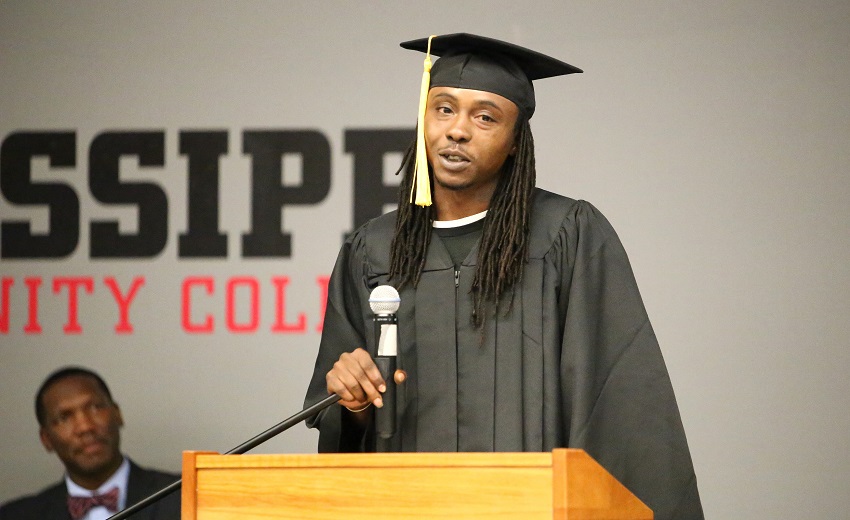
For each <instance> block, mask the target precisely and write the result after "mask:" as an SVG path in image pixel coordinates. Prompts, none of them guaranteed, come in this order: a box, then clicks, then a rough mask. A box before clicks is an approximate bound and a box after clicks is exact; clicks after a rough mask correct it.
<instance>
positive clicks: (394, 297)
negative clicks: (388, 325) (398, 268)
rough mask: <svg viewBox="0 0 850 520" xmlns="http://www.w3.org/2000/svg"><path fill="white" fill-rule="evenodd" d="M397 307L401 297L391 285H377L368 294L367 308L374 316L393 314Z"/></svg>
mask: <svg viewBox="0 0 850 520" xmlns="http://www.w3.org/2000/svg"><path fill="white" fill-rule="evenodd" d="M399 305H401V297H399V295H398V291H396V290H395V287H393V286H391V285H379V286H377V287H375V288H374V289H372V293H371V294H369V308H371V309H372V312H373V313H375V314H378V315H381V314H395V313H396V311H397V310H398V307H399Z"/></svg>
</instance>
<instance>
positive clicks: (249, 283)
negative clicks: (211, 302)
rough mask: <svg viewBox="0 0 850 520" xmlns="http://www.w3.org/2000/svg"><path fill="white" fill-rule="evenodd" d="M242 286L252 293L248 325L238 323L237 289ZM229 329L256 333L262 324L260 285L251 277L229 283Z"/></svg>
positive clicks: (242, 277)
mask: <svg viewBox="0 0 850 520" xmlns="http://www.w3.org/2000/svg"><path fill="white" fill-rule="evenodd" d="M240 285H244V286H246V287H248V291H249V292H250V307H249V309H248V312H249V314H250V316H249V317H248V323H246V324H244V325H243V324H239V323H236V288H237V287H238V286H240ZM225 315H226V318H227V328H228V329H230V330H231V331H232V332H243V333H244V332H254V331H256V330H257V326H259V324H260V284H259V283H257V279H256V278H254V277H251V276H241V277H234V278H231V279H230V280H228V281H227V311H226V313H225Z"/></svg>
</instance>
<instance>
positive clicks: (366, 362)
mask: <svg viewBox="0 0 850 520" xmlns="http://www.w3.org/2000/svg"><path fill="white" fill-rule="evenodd" d="M325 380H326V382H327V386H328V392H331V393H335V394H337V395H339V396H340V400H342V401H346V402H356V403H358V404H366V403H368V402H371V403H373V404H374V405H375V406H377V407H378V408H380V407H382V406H383V404H384V402H383V400H382V399H381V392H382V391H385V390H386V385H385V383H384V379H383V378H382V377H381V372H380V370H378V367H377V366H375V363H374V361H373V360H372V357H371V356H369V353H368V352H366V351H365V350H363V349H357V350H355V351H354V352H350V353H348V352H346V353H343V354H342V355H341V356H340V357H339V360H337V362H336V363H334V366H333V368H332V369H331V371H330V372H328V374H327V376H326V378H325Z"/></svg>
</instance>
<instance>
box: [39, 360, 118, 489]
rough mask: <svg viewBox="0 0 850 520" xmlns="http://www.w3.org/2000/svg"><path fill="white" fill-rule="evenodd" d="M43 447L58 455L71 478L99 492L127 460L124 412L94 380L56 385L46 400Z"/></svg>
mask: <svg viewBox="0 0 850 520" xmlns="http://www.w3.org/2000/svg"><path fill="white" fill-rule="evenodd" d="M42 404H43V405H44V414H45V423H44V426H42V427H41V431H40V437H41V443H42V444H43V445H44V448H45V449H46V450H47V451H48V452H56V455H57V456H58V457H59V459H60V460H62V463H63V464H64V465H65V469H66V470H67V472H68V475H69V476H70V477H71V479H72V480H74V482H77V483H78V484H80V485H82V486H86V487H88V486H94V487H95V488H96V487H97V486H98V485H100V484H101V483H102V482H104V481H105V480H106V479H107V478H108V477H109V476H110V475H112V473H114V472H115V470H116V469H118V466H119V465H120V464H121V461H122V460H123V457H122V455H121V451H120V434H119V430H120V429H121V426H123V425H124V421H123V419H122V418H121V410H120V409H119V408H118V405H116V404H115V403H113V402H112V400H110V399H109V397H108V396H107V395H106V393H104V391H103V390H102V389H101V388H100V387H99V386H98V384H97V382H96V381H95V380H94V379H92V378H91V377H88V376H84V375H78V376H70V377H66V378H64V379H60V380H59V381H57V382H55V383H53V384H52V385H51V386H50V387H48V389H47V391H46V392H45V393H44V396H43V398H42Z"/></svg>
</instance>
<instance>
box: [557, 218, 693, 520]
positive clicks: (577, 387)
mask: <svg viewBox="0 0 850 520" xmlns="http://www.w3.org/2000/svg"><path fill="white" fill-rule="evenodd" d="M573 217H574V222H571V223H569V225H568V226H565V235H564V237H563V241H562V244H564V245H565V247H563V249H562V250H561V251H560V254H561V255H562V262H563V265H571V266H572V268H571V269H564V270H563V271H562V273H563V275H562V276H563V280H564V286H562V289H561V303H560V305H561V306H562V309H563V308H564V307H565V308H566V312H565V322H564V332H563V341H562V346H561V351H562V357H561V366H560V370H561V385H562V393H563V395H562V397H563V406H564V417H565V418H566V420H567V425H566V427H567V428H568V439H569V444H570V446H571V447H576V448H582V449H584V450H585V451H587V452H588V453H589V454H590V455H591V456H592V457H594V458H595V459H596V460H597V461H599V463H600V464H602V466H603V467H605V468H606V469H607V470H608V471H609V472H611V473H612V474H613V475H614V476H615V477H616V478H617V479H618V480H620V482H622V483H623V484H624V485H625V486H626V487H627V488H629V489H630V490H631V491H632V492H633V493H634V494H635V495H636V496H637V497H638V498H640V499H641V500H642V501H643V502H644V503H646V504H647V505H648V506H649V507H650V508H651V509H652V510H653V511H654V513H655V518H656V520H667V519H674V518H675V519H701V518H703V512H702V507H701V505H700V499H699V493H698V491H697V484H696V477H695V475H694V470H693V464H692V461H691V457H690V452H689V450H688V444H687V440H686V438H685V432H684V428H683V426H682V421H681V418H680V416H679V409H678V406H677V404H676V398H675V396H674V394H673V387H672V384H671V382H670V377H669V375H668V373H667V368H666V366H665V363H664V359H663V357H662V354H661V349H660V348H659V345H658V341H657V339H656V337H655V333H654V332H653V329H652V325H651V324H650V322H649V318H648V316H647V313H646V310H645V308H644V305H643V301H642V299H641V296H640V293H639V291H638V287H637V283H636V281H635V278H634V274H633V272H632V268H631V266H630V263H629V260H628V257H627V255H626V252H625V250H624V249H623V246H622V244H621V242H620V239H619V238H618V237H617V234H616V232H615V231H614V229H613V228H612V227H611V225H610V224H609V222H608V221H607V220H606V219H605V217H604V216H603V215H602V214H601V213H600V212H599V211H598V210H597V209H596V208H594V207H593V206H592V205H590V204H589V203H587V202H580V203H579V204H578V205H577V210H576V211H575V213H574V214H573ZM563 315H564V314H562V316H563Z"/></svg>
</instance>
